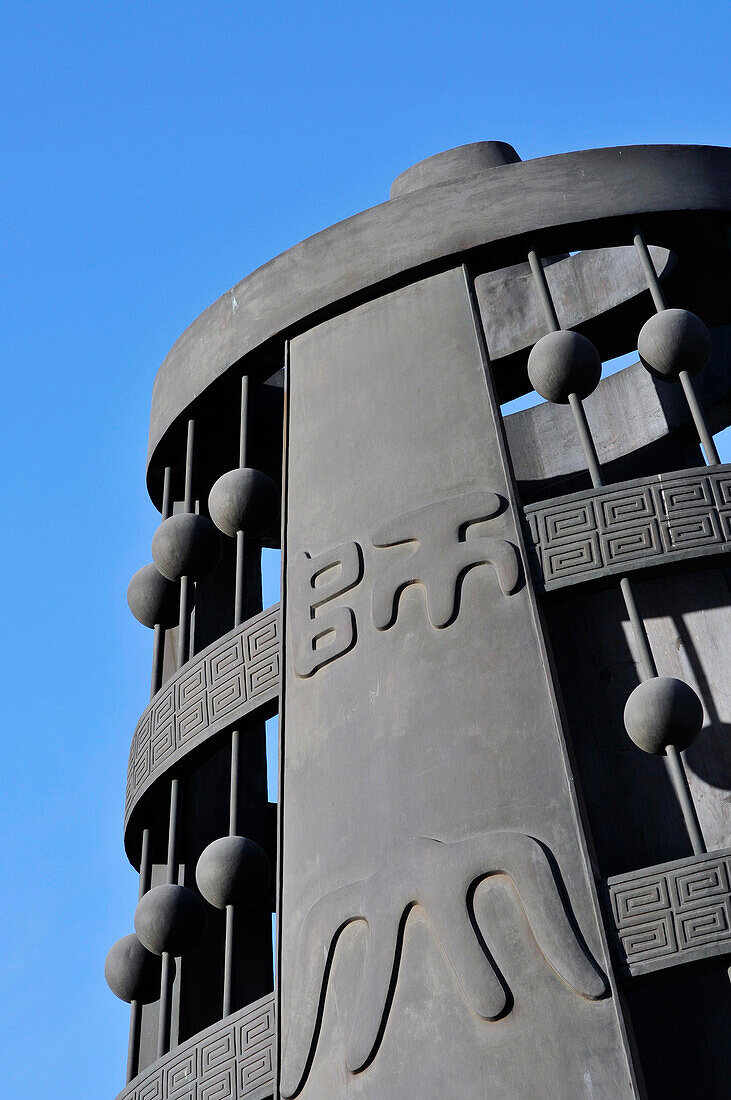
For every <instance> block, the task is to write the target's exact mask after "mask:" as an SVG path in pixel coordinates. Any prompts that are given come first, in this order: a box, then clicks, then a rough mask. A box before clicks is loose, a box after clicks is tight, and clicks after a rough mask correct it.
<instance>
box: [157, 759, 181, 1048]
mask: <svg viewBox="0 0 731 1100" xmlns="http://www.w3.org/2000/svg"><path fill="white" fill-rule="evenodd" d="M179 808H180V780H179V779H173V780H172V781H171V783H170V819H169V821H168V862H167V871H166V878H167V881H168V883H174V882H175V879H176V877H177V874H176V859H177V848H178V817H179ZM173 979H174V972H173V959H172V955H170V953H169V952H168V951H163V954H162V974H161V977H160V1016H159V1019H158V1029H157V1056H158V1058H162V1056H163V1054H167V1052H168V1051H169V1050H170V1021H171V1012H172V1003H173Z"/></svg>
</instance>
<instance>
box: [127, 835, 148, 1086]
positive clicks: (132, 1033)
mask: <svg viewBox="0 0 731 1100" xmlns="http://www.w3.org/2000/svg"><path fill="white" fill-rule="evenodd" d="M150 870H151V865H150V830H149V829H143V830H142V852H141V855H140V888H139V897H142V896H143V895H144V894H146V893H147V891H148V890H149V889H150ZM141 1030H142V1005H141V1004H140V1003H139V1001H132V1002H131V1003H130V1014H129V1045H128V1047H127V1084H129V1082H130V1081H131V1080H132V1078H133V1077H136V1076H137V1074H138V1072H139V1065H140V1034H141Z"/></svg>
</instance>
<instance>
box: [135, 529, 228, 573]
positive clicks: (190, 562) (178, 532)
mask: <svg viewBox="0 0 731 1100" xmlns="http://www.w3.org/2000/svg"><path fill="white" fill-rule="evenodd" d="M152 557H153V559H154V561H155V565H156V566H157V568H158V569H159V570H160V572H161V573H162V575H163V576H164V577H167V578H168V580H171V581H179V580H180V578H181V577H192V578H194V579H196V578H198V577H203V576H205V574H206V573H210V571H211V570H212V569H215V567H216V566H217V565H218V561H219V558H220V557H221V538H220V536H219V534H218V531H217V530H216V528H215V527H214V526H213V524H212V523H211V521H210V520H209V519H206V517H205V516H198V515H196V514H195V512H180V513H179V514H178V515H176V516H170V518H169V519H166V520H163V522H162V523H161V524H160V526H159V527H158V529H157V531H155V534H154V535H153V537H152Z"/></svg>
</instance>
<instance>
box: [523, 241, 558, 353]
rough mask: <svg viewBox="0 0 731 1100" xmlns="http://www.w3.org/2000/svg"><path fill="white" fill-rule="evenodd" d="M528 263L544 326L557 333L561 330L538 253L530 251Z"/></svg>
mask: <svg viewBox="0 0 731 1100" xmlns="http://www.w3.org/2000/svg"><path fill="white" fill-rule="evenodd" d="M528 263H529V264H530V269H531V273H532V275H533V279H534V281H535V284H536V290H537V291H538V297H539V298H540V300H541V308H542V310H543V315H544V317H545V318H546V324H547V325H548V328H549V330H550V331H551V332H557V331H558V330H559V329H560V328H561V326H560V324H559V323H558V314H557V313H556V308H555V306H554V304H553V298H552V297H551V292H550V290H549V289H548V280H547V279H546V273H545V271H544V270H543V264H542V263H541V261H540V259H539V257H538V253H537V252H536V251H535V250H534V249H531V250H530V252H529V253H528Z"/></svg>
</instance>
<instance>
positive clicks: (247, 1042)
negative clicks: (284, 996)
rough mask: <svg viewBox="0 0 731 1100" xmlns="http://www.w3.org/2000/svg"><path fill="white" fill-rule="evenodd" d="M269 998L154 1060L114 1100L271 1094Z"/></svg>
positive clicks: (253, 1099)
mask: <svg viewBox="0 0 731 1100" xmlns="http://www.w3.org/2000/svg"><path fill="white" fill-rule="evenodd" d="M274 1031H275V1028H274V994H273V993H269V994H267V996H266V997H262V998H261V1000H259V1001H255V1002H254V1004H251V1005H247V1007H246V1008H242V1009H241V1010H240V1011H239V1012H236V1013H234V1014H233V1015H232V1016H227V1017H226V1019H225V1020H221V1021H220V1023H216V1024H213V1026H212V1027H209V1028H206V1030H205V1031H201V1032H200V1033H199V1034H198V1035H194V1036H193V1038H192V1039H189V1040H188V1041H187V1042H186V1043H183V1044H182V1045H181V1046H179V1047H176V1049H175V1050H173V1051H171V1052H170V1053H169V1054H166V1055H165V1057H164V1058H163V1059H158V1061H157V1062H154V1063H153V1064H152V1065H151V1066H149V1067H148V1068H147V1069H146V1070H143V1072H142V1073H141V1074H140V1075H139V1076H138V1077H136V1078H135V1079H134V1081H131V1082H130V1084H129V1085H127V1087H126V1088H125V1089H124V1090H123V1091H122V1092H121V1093H120V1094H119V1096H118V1097H117V1100H263V1098H265V1097H271V1096H272V1095H273V1093H274V1066H275V1060H274Z"/></svg>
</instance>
